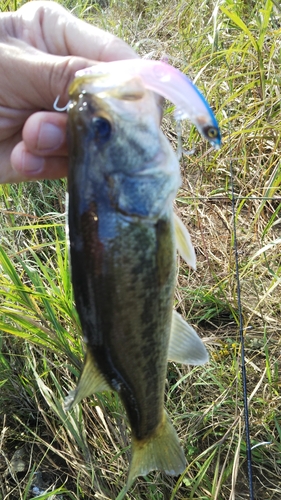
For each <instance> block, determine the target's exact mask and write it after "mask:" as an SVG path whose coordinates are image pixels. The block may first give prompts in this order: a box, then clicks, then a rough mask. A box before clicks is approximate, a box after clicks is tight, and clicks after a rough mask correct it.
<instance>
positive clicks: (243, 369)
mask: <svg viewBox="0 0 281 500" xmlns="http://www.w3.org/2000/svg"><path fill="white" fill-rule="evenodd" d="M229 167H230V180H231V194H232V197H231V207H232V219H233V243H234V256H235V275H236V283H237V306H238V318H239V336H240V346H241V372H242V386H243V402H244V422H245V437H246V454H247V469H248V483H249V494H250V497H249V498H250V500H254V487H253V471H252V449H251V438H250V424H249V408H248V398H247V370H246V362H245V342H244V322H243V314H242V302H241V285H240V274H239V259H238V244H237V231H236V210H235V202H236V198H235V192H234V172H233V163H232V159H230V165H229Z"/></svg>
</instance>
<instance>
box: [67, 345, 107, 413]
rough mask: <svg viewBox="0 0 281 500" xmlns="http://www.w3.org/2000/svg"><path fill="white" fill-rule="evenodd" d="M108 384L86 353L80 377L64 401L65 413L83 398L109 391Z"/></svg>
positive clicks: (90, 356) (88, 353) (89, 355)
mask: <svg viewBox="0 0 281 500" xmlns="http://www.w3.org/2000/svg"><path fill="white" fill-rule="evenodd" d="M111 390H112V389H111V388H110V386H109V384H108V383H107V381H106V380H105V378H104V376H103V375H102V374H101V373H100V371H99V370H98V368H97V366H96V364H95V362H94V359H93V356H92V355H91V353H90V352H89V351H88V352H87V354H86V358H85V363H84V367H83V370H82V373H81V375H80V379H79V382H78V385H77V387H76V389H74V391H70V392H69V394H68V395H67V396H66V398H65V400H64V408H65V410H66V411H68V410H71V408H73V406H75V405H76V404H77V403H79V402H80V401H81V400H82V399H83V398H86V397H87V396H91V395H92V394H94V393H95V392H102V391H111Z"/></svg>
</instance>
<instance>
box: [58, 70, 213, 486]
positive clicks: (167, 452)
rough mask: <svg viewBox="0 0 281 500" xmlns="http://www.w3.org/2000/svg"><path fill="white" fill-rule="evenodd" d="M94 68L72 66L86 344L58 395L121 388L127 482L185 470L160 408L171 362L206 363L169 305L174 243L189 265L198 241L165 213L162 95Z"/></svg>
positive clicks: (173, 168) (77, 242)
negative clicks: (71, 384) (74, 376)
mask: <svg viewBox="0 0 281 500" xmlns="http://www.w3.org/2000/svg"><path fill="white" fill-rule="evenodd" d="M149 62H151V61H149ZM109 64H111V63H109ZM162 64H163V63H162ZM103 66H104V65H103ZM95 71H97V74H92V73H90V72H89V71H88V70H85V72H82V73H80V72H78V76H77V78H76V79H75V80H74V81H73V83H72V86H71V88H70V103H69V111H68V112H69V144H70V155H69V156H70V165H69V177H68V191H69V215H68V217H69V238H70V256H71V267H72V282H73V287H74V293H75V301H76V307H77V310H78V313H79V317H80V320H81V325H82V329H83V334H84V339H85V342H86V349H87V351H86V357H85V363H84V368H83V371H82V375H81V377H80V380H79V383H78V386H77V388H76V390H75V391H72V392H71V393H70V394H69V396H68V397H67V398H66V403H65V406H66V408H67V409H70V408H71V407H72V406H73V405H74V404H76V403H78V402H79V401H80V400H81V399H82V398H84V397H86V396H89V395H91V394H93V393H95V392H98V391H104V390H114V391H117V392H118V394H119V395H120V398H121V400H122V402H123V404H124V406H125V409H126V412H127V416H128V420H129V424H130V427H131V433H132V459H131V464H130V469H129V475H128V480H127V489H128V488H129V487H130V486H131V484H132V482H133V481H134V479H135V478H136V477H137V476H139V475H146V474H148V473H149V472H150V471H152V470H155V469H159V470H163V471H165V472H166V473H167V474H170V475H179V474H181V473H182V472H183V471H184V469H185V467H186V460H185V456H184V452H183V450H182V448H181V446H180V443H179V439H178V437H177V434H176V431H175V429H174V427H173V425H172V424H171V422H170V419H169V417H168V415H167V414H166V412H165V410H164V386H165V378H166V372H167V362H168V359H169V360H174V361H177V362H181V363H189V364H203V363H205V362H206V361H207V360H208V354H207V351H206V349H205V347H204V345H203V343H202V341H201V340H200V339H199V337H198V336H197V334H196V332H195V331H194V330H193V328H191V327H190V326H189V325H188V324H187V323H186V322H185V321H184V320H183V319H182V318H181V316H180V315H179V314H177V313H176V312H175V311H173V299H174V289H175V278H176V247H178V248H179V250H180V252H181V254H182V255H183V257H184V258H185V259H186V260H187V262H188V263H189V264H190V265H192V266H195V253H194V250H193V247H192V244H191V242H190V238H189V235H188V232H187V230H186V229H185V227H184V226H183V224H182V222H181V221H180V220H179V219H177V218H176V217H175V215H174V214H173V200H174V198H175V196H176V193H177V190H178V188H179V186H180V184H181V179H180V169H179V164H178V160H177V158H176V155H175V153H174V151H173V149H172V147H171V145H170V144H169V142H168V140H167V139H166V137H165V136H164V135H163V133H162V132H161V130H160V121H161V113H162V110H161V106H160V104H159V99H158V98H157V97H156V95H155V93H154V92H152V90H150V86H149V85H148V84H147V81H146V79H145V77H142V76H141V75H140V74H136V72H135V73H134V72H133V74H130V75H129V76H128V75H127V76H126V77H125V76H124V78H122V77H120V78H119V79H118V78H117V80H115V82H114V75H112V71H111V70H110V69H108V71H107V70H103V69H102V70H100V71H99V70H97V69H96V70H95ZM153 90H155V89H153ZM207 114H208V109H207V112H206V110H205V115H207ZM211 118H212V117H211ZM212 120H213V118H212ZM201 122H202V120H201ZM215 124H216V122H215ZM215 124H214V123H213V124H212V127H213V128H214V125H215ZM202 126H203V125H202ZM204 126H205V125H204ZM211 135H212V137H209V140H210V141H215V140H216V139H217V137H216V138H214V136H213V130H212V132H211ZM214 145H216V144H215V143H214Z"/></svg>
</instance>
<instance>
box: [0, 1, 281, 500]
mask: <svg viewBox="0 0 281 500" xmlns="http://www.w3.org/2000/svg"><path fill="white" fill-rule="evenodd" d="M22 3H24V2H22ZM274 3H275V2H274ZM66 4H67V5H68V7H69V8H73V9H74V10H75V12H76V14H77V15H80V16H82V17H84V18H86V19H88V20H89V21H91V22H93V23H95V24H97V25H99V26H101V27H103V28H105V29H108V30H110V31H112V32H114V33H115V34H117V35H118V36H121V37H122V38H124V39H125V40H126V41H128V42H129V43H130V44H132V45H134V46H135V47H136V48H137V49H138V51H139V52H140V53H141V54H142V55H145V54H147V53H151V55H152V56H153V57H154V58H158V57H160V56H162V55H163V54H168V55H169V56H170V61H171V62H172V63H173V64H174V65H176V66H177V67H179V68H180V69H181V70H183V71H185V72H187V73H188V74H189V75H190V76H191V77H192V78H195V79H196V82H197V84H198V85H199V87H200V88H201V89H202V90H203V92H204V94H205V95H206V96H207V98H208V100H209V101H210V103H211V104H212V106H213V108H214V109H215V111H216V115H217V117H218V119H219V122H220V124H221V127H222V132H223V141H224V144H223V147H222V148H221V150H220V151H218V152H214V151H211V150H210V148H209V147H208V145H207V144H206V143H205V142H204V141H202V139H201V138H199V137H198V134H197V132H196V131H195V129H194V128H193V127H191V128H190V126H189V124H185V125H184V126H183V140H184V148H185V149H187V150H190V149H191V148H192V147H194V148H195V153H194V154H193V155H191V156H185V157H183V159H182V162H181V166H182V177H183V186H182V188H181V190H180V192H179V194H178V198H177V210H178V211H179V213H180V215H181V217H182V219H183V220H184V222H185V223H186V225H187V226H188V227H189V230H190V233H191V235H192V239H193V243H194V246H195V248H196V253H197V258H198V269H197V271H196V272H190V271H189V270H187V269H186V268H185V266H184V264H183V263H182V262H180V263H179V276H178V287H177V292H176V298H175V300H176V307H177V308H178V309H179V310H180V311H181V312H182V313H183V315H185V316H186V317H188V319H189V322H191V323H192V324H193V325H194V326H195V327H196V329H197V331H199V333H200V334H201V335H202V337H203V338H204V340H205V341H206V343H207V345H208V348H209V351H210V354H211V361H210V363H209V364H208V365H207V366H205V367H200V368H187V367H184V368H183V367H180V366H177V365H175V364H171V365H170V366H169V371H168V377H167V394H166V398H167V400H166V406H167V408H168V410H169V413H170V414H171V416H172V419H173V421H174V423H175V425H176V427H177V430H178V432H179V436H180V439H181V441H182V443H183V444H184V446H185V451H186V456H187V459H188V467H187V470H186V472H185V473H184V474H183V475H182V477H181V478H179V479H178V481H176V480H173V479H171V478H167V477H165V476H163V475H161V474H159V473H155V474H151V475H150V476H149V477H148V478H145V479H139V480H138V481H136V484H135V486H134V487H133V488H132V490H131V491H130V493H129V494H128V498H130V499H132V500H140V499H142V498H145V499H156V500H157V499H165V500H168V499H170V500H172V499H180V500H183V499H184V500H187V499H188V500H192V499H201V500H203V499H204V500H205V499H212V500H240V499H241V500H242V499H243V500H244V499H247V498H249V488H248V477H247V463H246V445H245V428H244V407H243V396H242V380H241V370H240V365H241V346H240V338H239V311H238V306H239V304H238V302H237V276H236V273H235V244H236V243H235V241H234V225H233V224H234V220H235V222H236V227H237V249H238V257H239V276H240V284H241V301H242V317H243V324H244V341H245V354H246V369H247V388H248V401H249V417H250V437H251V443H252V446H254V445H260V446H257V447H256V448H254V449H253V450H252V467H253V475H254V492H255V498H256V499H257V498H259V499H261V498H262V499H270V500H279V499H280V498H281V489H280V473H281V468H280V467H281V460H280V452H281V445H280V441H281V424H280V419H279V415H280V412H281V398H280V393H281V385H280V362H281V360H280V333H281V332H280V321H279V318H280V265H281V262H280V257H281V255H280V236H281V234H280V228H281V222H280V206H281V195H280V180H281V174H280V154H281V146H280V137H281V125H280V92H279V88H280V33H281V30H280V26H281V18H280V11H279V10H278V5H276V7H275V8H273V4H272V3H271V2H270V1H264V2H261V1H258V2H243V1H242V0H241V1H239V2H236V1H233V2H232V1H231V0H228V1H221V2H220V3H219V4H216V3H215V2H207V1H203V2H184V1H179V2H177V1H175V0H172V1H171V0H170V1H164V0H161V1H154V2H146V1H144V2H134V1H133V0H126V1H124V2H119V1H118V0H116V1H111V2H110V3H109V4H107V3H106V2H104V3H103V2H100V6H99V5H98V4H92V3H91V2H88V3H87V4H85V3H83V4H82V2H81V3H79V2H78V3H76V2H70V1H68V2H66ZM106 5H107V6H106ZM8 6H10V7H11V8H12V7H13V6H14V3H12V2H8V3H7V5H6V8H8ZM242 21H243V22H242ZM243 23H244V24H243ZM163 127H164V130H165V132H166V134H167V135H168V137H169V139H170V140H171V141H172V142H173V143H174V144H175V147H176V135H175V128H174V125H173V119H172V114H171V109H170V108H168V107H167V110H166V114H165V117H164V122H163ZM231 171H232V172H233V175H232V174H231ZM232 183H233V190H234V193H235V203H234V205H235V211H234V213H233V209H232V201H231V200H232ZM0 189H1V190H2V193H1V194H2V201H1V213H0V218H1V224H2V228H3V229H2V249H3V250H4V251H5V254H7V255H8V258H7V259H5V254H4V253H3V254H1V264H2V275H1V278H0V280H1V283H0V294H1V297H0V300H1V315H0V328H1V335H0V343H1V344H0V346H1V351H0V387H1V395H0V401H1V406H0V421H1V425H2V432H1V437H0V471H1V473H2V477H1V479H0V498H2V499H3V500H4V499H5V500H6V499H9V500H19V499H28V498H37V496H36V493H35V492H36V490H35V489H34V487H36V484H37V485H39V486H40V485H41V486H40V487H41V489H42V490H44V491H45V490H46V489H47V488H49V493H46V496H41V497H40V498H56V499H63V500H65V499H68V498H69V499H79V500H80V499H90V498H97V499H102V500H105V499H113V498H116V497H117V495H118V493H119V492H120V490H121V488H122V486H123V485H124V484H125V478H126V472H127V468H128V460H129V449H128V445H129V440H128V434H127V423H126V419H125V416H124V411H123V408H122V406H121V404H120V401H119V400H118V398H117V397H116V396H115V395H112V394H106V395H99V396H97V397H96V398H91V399H89V400H87V401H84V402H83V404H82V405H80V406H79V407H77V408H76V409H75V410H74V411H73V412H72V413H71V414H67V415H66V414H65V413H64V410H63V408H62V400H63V396H64V395H65V394H66V393H67V391H68V390H69V388H71V387H73V385H74V384H75V380H76V377H77V375H78V373H79V368H80V366H81V359H82V346H81V340H80V330H79V326H78V320H77V314H76V312H75V309H74V306H73V297H72V290H71V286H70V281H69V272H68V262H67V252H66V248H65V240H64V231H63V215H62V214H63V212H64V190H65V185H64V183H63V182H61V183H49V182H45V183H42V184H39V183H36V184H34V185H28V186H26V185H21V186H5V187H2V188H0ZM46 213H48V214H49V215H47V216H46V215H45V214H46ZM23 317H24V318H25V320H24V321H23V320H22V319H21V318H23ZM11 333H13V334H14V335H17V336H14V337H12V336H11V335H10V334H11ZM264 442H270V444H263V443H264ZM15 452H16V456H15ZM18 455H19V456H18ZM35 473H37V476H36V474H35ZM40 474H41V476H40ZM35 478H37V480H38V482H37V483H36V479H35ZM42 484H43V486H44V487H43V486H42ZM52 489H57V490H58V492H57V493H54V492H52V493H51V490H52ZM1 495H2V497H1ZM52 495H53V496H52ZM55 495H56V496H55ZM120 498H121V497H120Z"/></svg>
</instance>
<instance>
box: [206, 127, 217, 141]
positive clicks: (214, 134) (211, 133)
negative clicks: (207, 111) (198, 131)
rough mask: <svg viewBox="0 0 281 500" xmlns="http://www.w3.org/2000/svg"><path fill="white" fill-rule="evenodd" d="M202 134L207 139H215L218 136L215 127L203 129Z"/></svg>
mask: <svg viewBox="0 0 281 500" xmlns="http://www.w3.org/2000/svg"><path fill="white" fill-rule="evenodd" d="M204 134H205V135H206V137H207V138H208V139H216V138H217V137H218V136H219V131H218V129H217V128H216V127H205V128H204Z"/></svg>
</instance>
